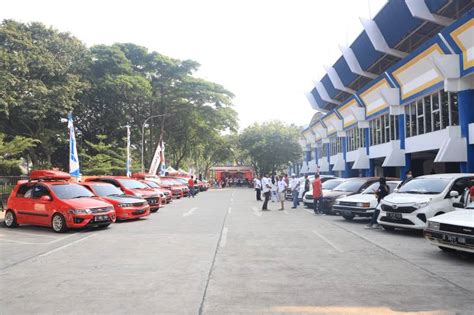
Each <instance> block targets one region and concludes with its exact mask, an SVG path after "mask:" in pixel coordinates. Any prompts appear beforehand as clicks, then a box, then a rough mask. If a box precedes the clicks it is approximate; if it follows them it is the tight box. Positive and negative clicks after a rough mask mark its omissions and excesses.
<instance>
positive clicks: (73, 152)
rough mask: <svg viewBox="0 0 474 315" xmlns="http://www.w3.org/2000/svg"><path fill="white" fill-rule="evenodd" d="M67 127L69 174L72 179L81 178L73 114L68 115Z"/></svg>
mask: <svg viewBox="0 0 474 315" xmlns="http://www.w3.org/2000/svg"><path fill="white" fill-rule="evenodd" d="M67 127H68V128H69V174H70V175H71V176H72V177H76V178H79V177H81V172H80V169H79V157H78V155H77V146H76V134H75V132H74V124H73V121H72V114H71V113H70V114H69V115H68V120H67Z"/></svg>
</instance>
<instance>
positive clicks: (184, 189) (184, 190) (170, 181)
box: [160, 176, 189, 197]
mask: <svg viewBox="0 0 474 315" xmlns="http://www.w3.org/2000/svg"><path fill="white" fill-rule="evenodd" d="M160 181H161V183H162V184H163V185H169V186H170V187H175V188H178V189H181V197H187V196H188V195H189V188H188V183H187V182H186V183H185V184H183V183H182V182H180V181H177V180H176V179H175V178H174V177H166V176H161V177H160Z"/></svg>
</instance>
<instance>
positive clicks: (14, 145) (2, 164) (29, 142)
mask: <svg viewBox="0 0 474 315" xmlns="http://www.w3.org/2000/svg"><path fill="white" fill-rule="evenodd" d="M38 142H39V141H37V140H33V139H31V138H26V137H22V136H16V137H14V138H13V139H12V140H11V141H8V142H7V141H6V140H5V135H4V134H2V133H0V175H7V176H8V175H19V174H20V173H21V170H20V168H19V165H20V162H21V161H20V157H21V156H22V154H23V153H24V152H25V151H26V150H28V149H31V148H34V147H35V146H36V145H37V144H38Z"/></svg>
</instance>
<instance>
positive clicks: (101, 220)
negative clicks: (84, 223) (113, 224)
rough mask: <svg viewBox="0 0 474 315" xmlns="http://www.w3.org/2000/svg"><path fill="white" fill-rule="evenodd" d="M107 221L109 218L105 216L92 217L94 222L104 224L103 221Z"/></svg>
mask: <svg viewBox="0 0 474 315" xmlns="http://www.w3.org/2000/svg"><path fill="white" fill-rule="evenodd" d="M108 220H109V217H108V216H106V215H96V216H95V217H94V221H95V222H104V221H108Z"/></svg>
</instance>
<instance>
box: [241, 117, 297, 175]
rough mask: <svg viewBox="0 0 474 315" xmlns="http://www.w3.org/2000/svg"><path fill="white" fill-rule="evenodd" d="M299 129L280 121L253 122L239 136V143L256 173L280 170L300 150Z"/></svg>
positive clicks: (294, 158)
mask: <svg viewBox="0 0 474 315" xmlns="http://www.w3.org/2000/svg"><path fill="white" fill-rule="evenodd" d="M298 139H299V129H298V128H297V127H296V126H294V125H286V124H284V123H283V122H280V121H271V122H268V123H263V124H259V123H256V124H253V125H252V126H250V127H247V128H246V129H245V130H244V131H243V132H242V134H241V135H240V137H239V143H240V147H241V149H242V151H244V152H245V153H246V154H247V156H248V158H249V159H250V161H251V163H252V165H253V166H254V168H255V171H256V172H257V174H262V173H271V172H276V171H277V170H280V169H281V168H283V167H284V166H286V165H287V164H288V162H289V161H293V160H296V159H298V158H299V157H300V156H301V154H302V152H301V147H300V145H299V144H298Z"/></svg>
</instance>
